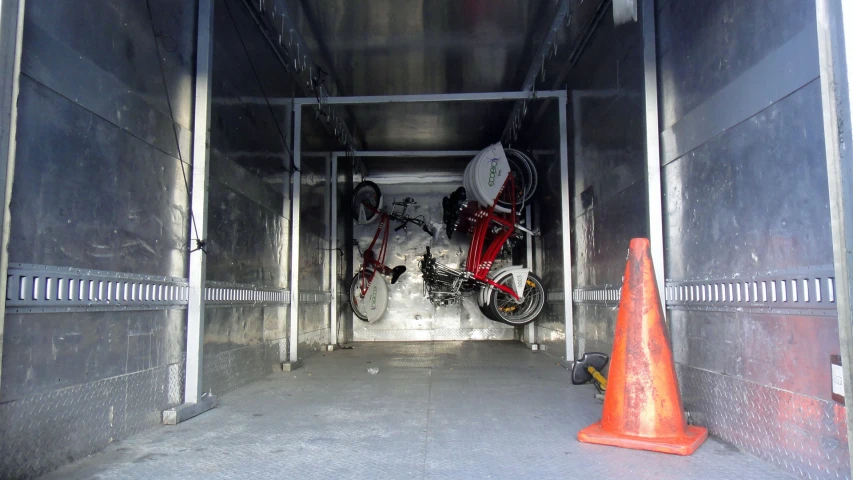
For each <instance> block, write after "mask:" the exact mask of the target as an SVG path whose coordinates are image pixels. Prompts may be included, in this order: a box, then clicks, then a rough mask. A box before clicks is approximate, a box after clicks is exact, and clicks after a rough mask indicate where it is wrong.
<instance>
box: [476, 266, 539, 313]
mask: <svg viewBox="0 0 853 480" xmlns="http://www.w3.org/2000/svg"><path fill="white" fill-rule="evenodd" d="M507 272H509V273H512V286H513V288H514V289H515V293H517V294H518V298H519V300H523V299H524V285H525V284H527V276H528V275H529V274H530V269H529V268H527V267H520V266H512V267H506V268H502V269H500V270H497V271H495V272H492V273H490V274H489V278H490V279H492V280H494V279H496V278H498V277H499V276H503V275H504V274H505V273H507ZM492 288H494V287H482V288H480V292H479V294H478V296H477V302H478V303H479V304H480V305H481V306H486V305H488V304H489V301H490V300H491V298H492V296H491V295H489V293H490V292H491V290H492Z"/></svg>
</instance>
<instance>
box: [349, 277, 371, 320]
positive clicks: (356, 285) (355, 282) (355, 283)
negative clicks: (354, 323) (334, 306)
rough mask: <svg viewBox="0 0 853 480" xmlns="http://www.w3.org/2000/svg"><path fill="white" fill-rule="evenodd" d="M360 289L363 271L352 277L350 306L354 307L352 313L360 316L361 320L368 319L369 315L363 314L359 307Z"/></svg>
mask: <svg viewBox="0 0 853 480" xmlns="http://www.w3.org/2000/svg"><path fill="white" fill-rule="evenodd" d="M359 290H361V272H358V273H356V274H355V276H354V277H352V281H350V284H349V306H350V308H351V309H352V313H353V314H354V315H355V316H356V317H358V318H359V320H362V321H365V322H366V321H367V315H364V314H362V313H361V312H360V311H359V309H358V303H357V302H358V300H357V298H358V296H359V295H360V292H359Z"/></svg>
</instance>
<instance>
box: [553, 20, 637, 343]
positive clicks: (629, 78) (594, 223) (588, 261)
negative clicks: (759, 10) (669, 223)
mask: <svg viewBox="0 0 853 480" xmlns="http://www.w3.org/2000/svg"><path fill="white" fill-rule="evenodd" d="M566 81H567V84H568V90H569V124H570V132H571V135H570V136H569V138H570V139H571V140H570V143H571V145H572V157H573V160H574V169H573V178H572V186H573V191H572V194H573V195H572V203H573V205H572V231H573V239H572V241H573V243H572V245H573V253H574V262H573V265H574V272H573V277H574V285H575V290H574V292H572V297H573V305H574V306H573V308H574V320H575V343H576V354H577V356H578V357H579V356H580V355H582V354H583V353H584V352H589V351H601V352H608V353H609V352H610V351H611V350H612V347H613V336H614V331H615V327H616V306H617V305H618V297H617V296H616V295H614V293H613V292H615V291H618V290H619V289H620V288H621V284H622V275H623V274H624V272H625V254H626V252H627V248H628V243H629V241H630V240H631V239H632V238H636V237H648V236H649V229H648V213H647V204H646V202H645V201H644V199H645V197H646V188H647V187H646V181H645V147H646V139H645V123H644V108H645V102H644V98H643V92H644V81H643V37H642V26H641V24H640V23H639V22H638V23H629V24H627V25H623V26H620V27H616V26H614V24H613V18H612V15H610V14H608V15H606V16H605V18H604V19H603V21H602V22H601V23H600V24H599V26H598V29H597V30H596V33H595V36H594V38H593V39H592V41H591V42H590V43H589V46H588V47H587V50H586V51H585V52H584V53H583V56H582V57H581V58H580V59H579V61H578V63H577V65H576V66H575V68H573V69H572V71H571V72H570V73H569V75H568V77H567V80H566Z"/></svg>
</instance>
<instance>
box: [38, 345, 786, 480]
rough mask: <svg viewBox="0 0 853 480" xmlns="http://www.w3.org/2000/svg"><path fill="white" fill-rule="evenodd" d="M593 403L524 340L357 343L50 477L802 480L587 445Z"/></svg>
mask: <svg viewBox="0 0 853 480" xmlns="http://www.w3.org/2000/svg"><path fill="white" fill-rule="evenodd" d="M369 368H378V369H379V372H378V373H377V374H369V373H368V369H369ZM594 392H595V390H594V389H593V387H591V386H582V387H573V386H571V385H570V381H569V376H568V372H567V371H566V370H564V369H562V368H560V367H559V366H558V365H557V364H556V363H555V361H554V359H552V358H551V357H548V356H546V355H545V354H543V353H533V352H530V351H529V350H527V349H525V348H524V346H523V345H522V344H520V343H518V342H444V343H395V344H389V343H384V344H382V343H374V344H356V345H355V348H354V349H352V350H340V351H336V352H333V353H327V354H324V355H317V356H314V357H311V358H309V359H308V360H307V361H306V362H305V367H303V368H302V369H300V370H297V371H295V372H290V373H279V374H274V375H271V376H269V377H267V378H266V379H264V380H262V381H260V382H257V383H254V384H252V385H250V386H248V387H246V388H244V389H242V390H239V391H237V392H235V393H232V394H230V395H227V396H225V397H223V398H222V399H221V405H220V406H219V407H218V408H216V409H215V410H212V411H210V412H207V413H205V414H203V415H201V416H199V417H197V418H194V419H192V420H189V421H188V422H186V423H183V424H181V425H178V426H173V427H168V426H163V427H159V428H155V429H153V430H150V431H148V432H145V433H142V434H139V435H137V436H135V437H132V438H130V439H128V440H125V441H123V442H119V443H115V444H113V445H112V446H110V447H109V448H107V449H106V450H105V451H104V452H102V453H100V454H97V455H93V456H91V457H89V458H86V459H83V460H81V461H79V462H76V463H74V464H71V465H68V466H66V467H65V468H63V469H60V470H59V471H56V472H54V473H52V474H50V475H48V476H46V477H43V478H49V479H60V478H62V479H82V478H97V479H149V478H157V479H170V478H174V479H211V478H241V479H242V478H245V479H249V478H298V479H314V478H317V479H327V478H366V479H384V478H393V479H409V478H419V479H426V478H429V479H441V478H512V479H516V478H533V477H536V478H561V479H584V480H589V479H593V478H594V479H621V478H631V479H637V480H640V479H655V480H662V479H708V480H710V479H721V480H722V479H726V480H728V479H732V478H738V479H741V480H746V479H779V478H791V477H789V476H788V475H787V474H786V473H784V472H781V471H779V470H777V469H775V468H773V467H772V466H770V465H768V464H766V463H764V462H762V461H761V460H758V459H757V458H755V457H752V456H749V455H747V454H745V453H742V452H740V451H738V450H737V449H736V448H734V447H732V446H730V445H727V444H724V443H721V442H719V441H717V440H715V439H713V438H712V439H709V440H708V441H707V442H705V444H704V445H703V446H702V447H700V449H699V450H698V451H697V452H696V453H695V454H694V455H692V456H690V457H678V456H672V455H665V454H656V453H650V452H641V451H634V450H624V449H619V448H613V447H603V446H596V445H587V444H581V443H579V442H578V441H577V440H576V434H577V431H578V430H579V429H581V428H582V427H585V426H586V425H589V424H590V423H592V422H594V421H596V420H598V419H599V418H600V415H601V403H600V402H597V401H596V400H594V399H593V394H594Z"/></svg>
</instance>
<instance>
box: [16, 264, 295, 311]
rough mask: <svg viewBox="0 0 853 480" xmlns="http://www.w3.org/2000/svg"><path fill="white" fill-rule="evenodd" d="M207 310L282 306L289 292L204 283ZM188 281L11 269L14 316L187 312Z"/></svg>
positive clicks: (94, 272)
mask: <svg viewBox="0 0 853 480" xmlns="http://www.w3.org/2000/svg"><path fill="white" fill-rule="evenodd" d="M205 284H206V288H205V306H206V307H239V306H277V305H279V306H280V305H288V304H289V303H290V292H289V291H287V290H281V289H270V288H264V287H260V286H256V285H249V284H239V283H225V282H211V281H208V282H205ZM188 302H189V286H188V282H187V279H185V278H176V277H162V276H157V275H140V274H134V273H122V272H109V271H103V270H90V269H85V268H75V267H58V266H51V265H33V264H24V263H11V264H9V273H8V283H7V287H6V308H7V311H9V312H10V313H56V312H102V311H123V310H165V309H172V308H186V307H187V304H188Z"/></svg>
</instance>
